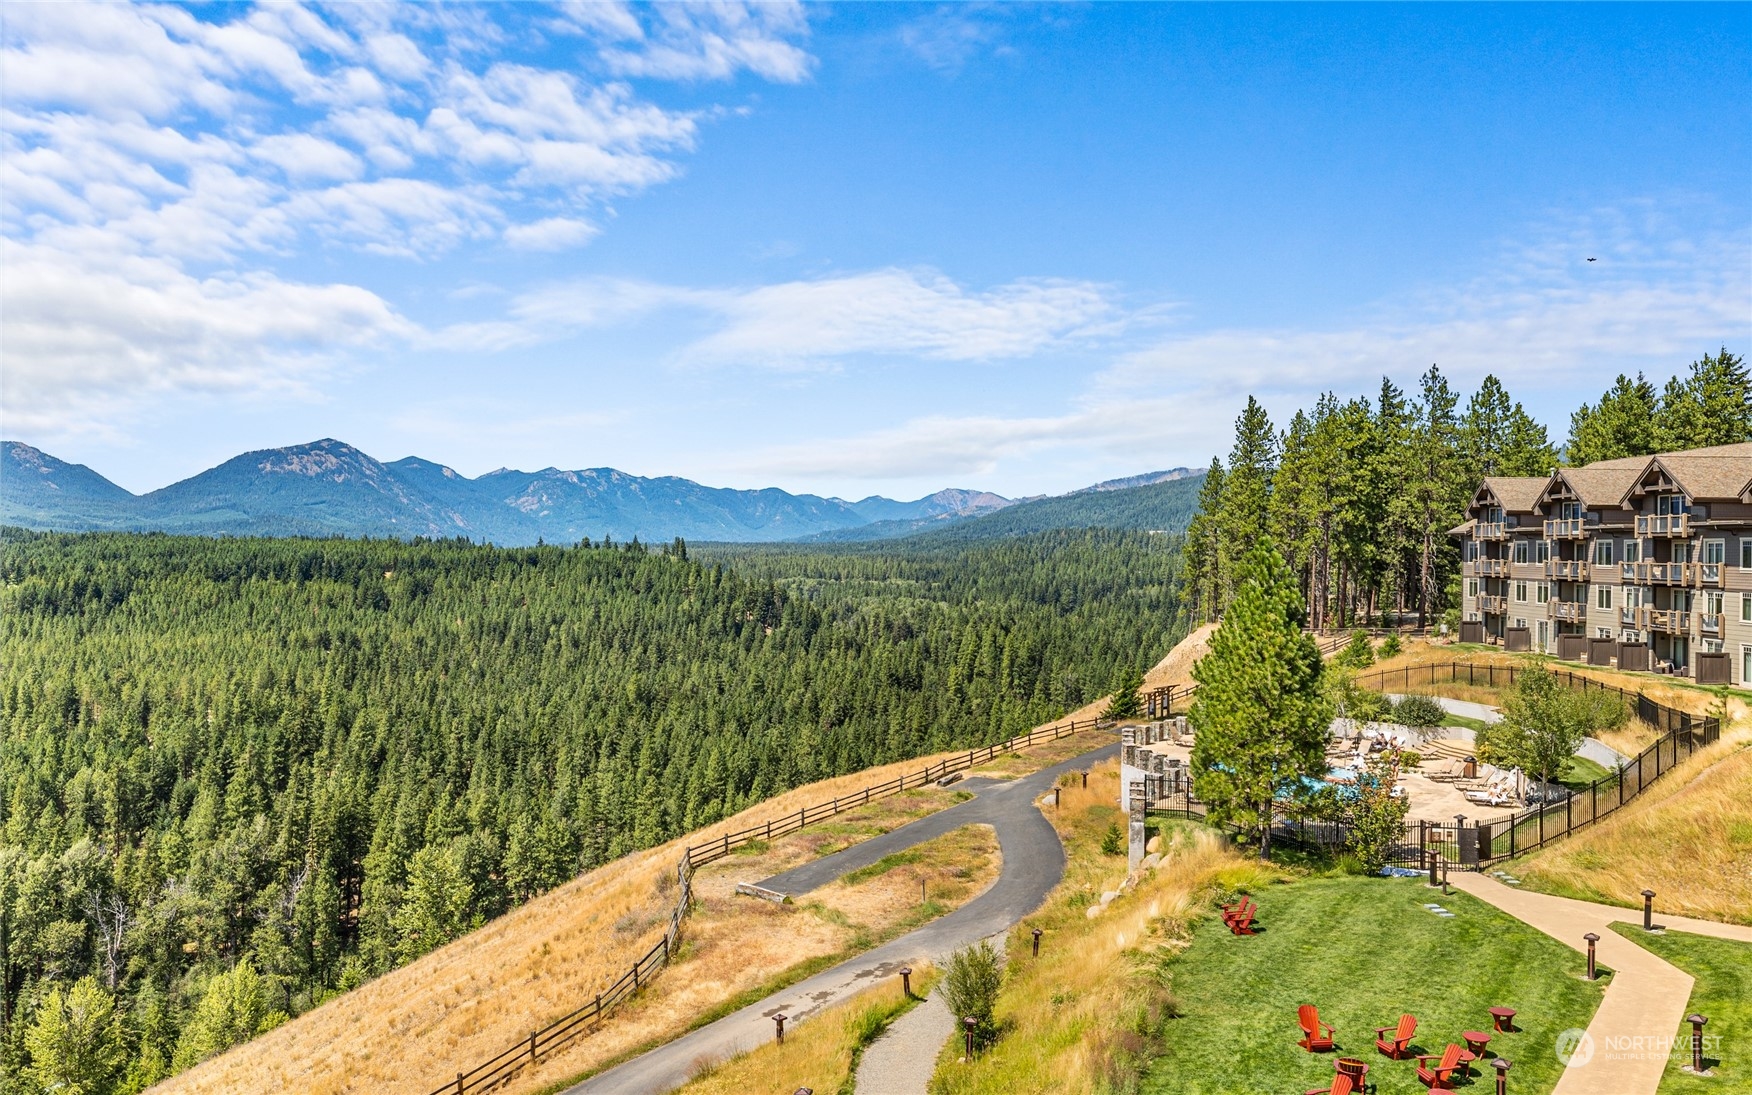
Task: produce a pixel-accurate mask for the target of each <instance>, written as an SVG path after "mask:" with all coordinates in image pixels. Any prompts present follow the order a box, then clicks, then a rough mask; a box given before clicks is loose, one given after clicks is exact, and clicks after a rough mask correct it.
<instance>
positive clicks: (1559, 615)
mask: <svg viewBox="0 0 1752 1095" xmlns="http://www.w3.org/2000/svg"><path fill="white" fill-rule="evenodd" d="M1546 605H1547V607H1548V608H1549V609H1550V612H1551V618H1552V619H1554V620H1585V619H1587V618H1588V604H1587V602H1586V601H1559V600H1555V599H1554V600H1551V601H1548V602H1546Z"/></svg>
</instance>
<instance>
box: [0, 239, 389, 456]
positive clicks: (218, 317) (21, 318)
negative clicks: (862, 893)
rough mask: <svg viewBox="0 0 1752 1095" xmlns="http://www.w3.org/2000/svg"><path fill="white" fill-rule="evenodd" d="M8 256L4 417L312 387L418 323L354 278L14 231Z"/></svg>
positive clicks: (91, 414) (83, 421) (90, 419)
mask: <svg viewBox="0 0 1752 1095" xmlns="http://www.w3.org/2000/svg"><path fill="white" fill-rule="evenodd" d="M4 260H5V261H4V267H5V272H4V274H3V275H0V310H3V311H4V313H5V316H6V370H5V393H4V394H5V416H6V428H7V429H8V430H17V431H29V432H38V433H61V434H66V433H77V432H84V431H90V430H93V429H99V428H101V425H100V423H101V422H103V421H104V420H107V419H112V418H113V417H114V416H116V415H118V414H125V413H126V410H127V409H128V408H130V407H132V406H135V405H137V404H138V403H139V402H140V401H141V400H142V399H145V398H155V397H160V396H163V395H169V394H180V393H191V392H209V393H226V394H233V395H239V394H241V395H254V394H261V393H264V392H270V391H274V392H289V393H305V394H308V392H309V390H310V386H311V384H312V383H313V382H314V381H316V380H318V379H319V378H320V377H321V375H322V374H323V373H324V372H325V371H327V370H328V369H330V368H333V367H334V366H335V365H336V364H338V363H339V362H340V361H341V360H343V358H344V355H345V354H346V353H347V352H348V351H350V350H354V349H357V348H360V347H366V346H371V345H374V344H379V343H383V342H385V341H392V340H404V339H406V338H408V337H410V336H411V335H413V334H414V333H415V328H414V326H413V325H412V324H411V323H409V322H408V321H407V320H405V319H403V318H402V317H401V316H399V315H398V314H396V312H395V311H394V309H392V308H391V307H390V306H389V305H388V304H387V303H385V302H384V301H383V300H382V299H381V298H379V297H378V296H377V295H376V294H374V293H372V292H370V291H369V290H366V289H362V288H359V287H358V286H353V285H310V284H301V283H295V282H287V281H282V280H280V279H279V278H276V277H274V276H272V275H267V274H252V275H246V276H237V277H208V278H196V277H193V276H190V275H189V274H186V273H183V272H182V271H180V270H178V269H177V268H176V267H175V266H174V265H173V264H171V263H168V262H165V261H163V260H158V259H145V258H126V257H121V258H116V259H113V260H110V261H105V262H103V263H101V264H93V263H87V262H83V261H80V260H79V259H78V258H76V257H74V256H71V255H69V254H67V253H65V252H59V251H54V250H50V249H47V248H41V247H33V246H29V245H18V244H10V243H9V244H7V245H6V246H5V250H4Z"/></svg>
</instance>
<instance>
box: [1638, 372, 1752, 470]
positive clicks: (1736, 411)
mask: <svg viewBox="0 0 1752 1095" xmlns="http://www.w3.org/2000/svg"><path fill="white" fill-rule="evenodd" d="M1656 424H1657V427H1658V432H1657V436H1658V438H1659V440H1660V445H1661V449H1660V451H1662V452H1675V451H1678V450H1681V449H1699V448H1706V447H1708V446H1712V445H1732V444H1736V443H1738V442H1741V441H1752V375H1749V374H1748V373H1747V370H1746V364H1745V359H1744V358H1741V357H1738V356H1736V355H1734V354H1730V353H1729V352H1728V350H1727V347H1725V346H1724V347H1723V348H1722V350H1721V352H1720V353H1717V354H1705V355H1703V357H1702V359H1700V360H1698V361H1694V362H1692V364H1691V373H1690V375H1689V376H1686V377H1684V378H1683V379H1681V378H1679V377H1677V376H1675V377H1674V378H1673V379H1671V380H1670V381H1668V382H1667V387H1666V390H1665V391H1664V392H1663V393H1662V395H1661V409H1660V414H1659V416H1658V417H1657V419H1656Z"/></svg>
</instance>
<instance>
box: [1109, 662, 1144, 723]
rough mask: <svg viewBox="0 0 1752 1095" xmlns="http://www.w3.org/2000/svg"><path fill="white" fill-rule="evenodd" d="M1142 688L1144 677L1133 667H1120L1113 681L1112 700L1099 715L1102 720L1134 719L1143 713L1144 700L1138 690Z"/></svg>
mask: <svg viewBox="0 0 1752 1095" xmlns="http://www.w3.org/2000/svg"><path fill="white" fill-rule="evenodd" d="M1143 686H1144V675H1143V673H1141V672H1139V671H1138V669H1137V667H1135V666H1129V665H1128V666H1122V667H1121V668H1120V670H1119V675H1118V676H1116V677H1115V678H1114V681H1113V698H1112V699H1110V700H1108V701H1107V709H1106V710H1105V711H1103V712H1102V713H1101V717H1102V718H1104V719H1135V718H1137V717H1138V716H1139V715H1141V714H1143V711H1144V699H1143V696H1142V695H1141V694H1140V690H1141V689H1142V688H1143Z"/></svg>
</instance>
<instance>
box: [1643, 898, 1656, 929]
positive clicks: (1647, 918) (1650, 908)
mask: <svg viewBox="0 0 1752 1095" xmlns="http://www.w3.org/2000/svg"><path fill="white" fill-rule="evenodd" d="M1642 895H1643V931H1646V932H1652V931H1654V930H1655V891H1653V890H1644V891H1643V892H1642Z"/></svg>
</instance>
